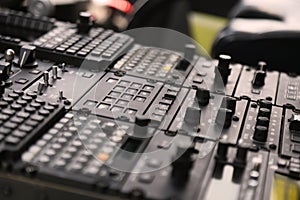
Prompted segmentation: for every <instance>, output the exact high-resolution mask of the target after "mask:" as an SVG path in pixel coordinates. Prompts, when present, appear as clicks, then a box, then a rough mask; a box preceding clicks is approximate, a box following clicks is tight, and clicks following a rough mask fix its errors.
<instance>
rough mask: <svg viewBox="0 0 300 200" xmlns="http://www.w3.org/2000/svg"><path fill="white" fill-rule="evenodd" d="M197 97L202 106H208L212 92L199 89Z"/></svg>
mask: <svg viewBox="0 0 300 200" xmlns="http://www.w3.org/2000/svg"><path fill="white" fill-rule="evenodd" d="M196 97H197V100H198V103H199V105H200V106H206V105H207V104H208V103H209V99H210V92H209V90H207V89H203V88H197V92H196Z"/></svg>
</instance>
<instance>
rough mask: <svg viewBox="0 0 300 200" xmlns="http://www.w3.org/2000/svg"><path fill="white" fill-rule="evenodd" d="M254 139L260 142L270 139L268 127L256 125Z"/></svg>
mask: <svg viewBox="0 0 300 200" xmlns="http://www.w3.org/2000/svg"><path fill="white" fill-rule="evenodd" d="M253 139H254V140H255V141H258V142H266V141H267V139H268V127H266V126H255V130H254V134H253Z"/></svg>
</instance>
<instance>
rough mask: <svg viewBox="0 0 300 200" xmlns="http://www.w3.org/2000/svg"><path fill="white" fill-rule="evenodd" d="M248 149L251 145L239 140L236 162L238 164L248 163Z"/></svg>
mask: <svg viewBox="0 0 300 200" xmlns="http://www.w3.org/2000/svg"><path fill="white" fill-rule="evenodd" d="M248 150H249V146H248V145H247V144H245V143H242V142H239V145H238V149H237V152H236V155H235V159H234V163H235V164H238V165H245V164H246V163H247V154H248Z"/></svg>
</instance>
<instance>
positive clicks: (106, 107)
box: [98, 103, 110, 110]
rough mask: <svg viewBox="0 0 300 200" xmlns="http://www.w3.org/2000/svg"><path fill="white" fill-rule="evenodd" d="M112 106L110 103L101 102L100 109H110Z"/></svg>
mask: <svg viewBox="0 0 300 200" xmlns="http://www.w3.org/2000/svg"><path fill="white" fill-rule="evenodd" d="M109 107H110V104H106V103H100V105H99V106H98V108H99V109H106V110H108V109H109Z"/></svg>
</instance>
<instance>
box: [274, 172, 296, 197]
mask: <svg viewBox="0 0 300 200" xmlns="http://www.w3.org/2000/svg"><path fill="white" fill-rule="evenodd" d="M287 199H295V200H296V199H300V181H299V180H298V181H297V180H294V179H291V178H289V177H286V176H282V175H279V174H275V175H274V180H273V186H272V192H271V198H270V200H287Z"/></svg>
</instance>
